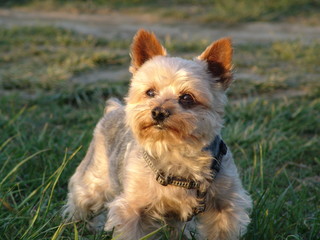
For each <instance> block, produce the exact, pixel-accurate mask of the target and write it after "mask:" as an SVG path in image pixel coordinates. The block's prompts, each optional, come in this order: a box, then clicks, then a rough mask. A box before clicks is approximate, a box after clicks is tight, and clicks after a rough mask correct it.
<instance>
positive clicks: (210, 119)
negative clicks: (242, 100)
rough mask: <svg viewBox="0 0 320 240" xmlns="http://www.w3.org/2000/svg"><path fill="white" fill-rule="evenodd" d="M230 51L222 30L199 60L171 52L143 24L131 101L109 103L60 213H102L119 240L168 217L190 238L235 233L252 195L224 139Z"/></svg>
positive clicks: (242, 227)
mask: <svg viewBox="0 0 320 240" xmlns="http://www.w3.org/2000/svg"><path fill="white" fill-rule="evenodd" d="M232 52H233V49H232V44H231V40H230V39H229V38H223V39H220V40H218V41H216V42H213V43H212V44H211V45H210V46H208V47H207V48H206V49H205V50H204V52H203V53H202V54H200V55H199V56H198V57H196V58H195V59H193V60H186V59H182V58H178V57H171V56H169V55H168V54H167V52H166V49H165V48H164V47H163V46H162V45H161V44H160V42H159V40H158V39H157V37H156V36H155V35H154V33H152V32H148V31H146V30H143V29H141V30H139V31H138V32H137V34H136V35H135V37H134V39H133V43H132V45H131V66H130V68H129V70H130V72H131V73H132V79H131V82H130V88H129V92H128V95H127V97H126V98H125V104H122V103H121V102H120V101H119V100H117V99H110V100H108V101H107V105H106V108H105V111H104V115H103V117H102V118H101V120H100V121H99V122H98V124H97V126H96V128H95V130H94V134H93V140H92V142H91V144H90V146H89V149H88V152H87V154H86V156H85V157H84V159H83V160H82V162H81V163H80V165H79V166H78V168H77V169H76V172H75V173H74V175H73V176H72V177H71V179H70V182H69V193H68V202H67V204H66V206H65V211H64V214H65V215H66V216H68V217H69V218H72V219H73V220H88V221H90V223H89V225H91V226H93V227H95V228H98V227H99V224H100V225H101V221H102V222H103V225H104V230H106V231H111V230H114V236H116V238H117V239H121V240H137V239H140V238H141V237H143V236H145V235H147V234H149V233H151V232H153V231H155V230H157V229H159V228H161V226H163V225H167V226H172V227H173V228H172V229H174V230H172V232H171V234H172V235H171V237H170V239H178V235H179V234H181V232H182V231H183V229H184V230H185V238H189V237H195V238H196V239H209V240H225V239H239V237H240V236H241V235H243V234H244V233H245V232H246V228H247V225H248V224H249V222H250V217H249V213H250V209H251V207H252V200H251V198H250V196H249V195H248V193H247V192H246V191H245V190H244V188H243V187H242V184H241V181H240V178H239V175H238V172H237V168H236V166H235V163H234V160H233V157H232V154H231V152H230V149H229V148H228V147H227V146H226V144H225V143H224V141H223V140H222V139H221V137H220V132H221V128H222V126H223V115H224V106H225V104H226V100H227V99H226V90H227V89H228V87H229V85H230V84H231V82H232ZM103 211H105V212H106V213H103ZM100 213H101V214H100ZM99 214H100V215H99ZM103 214H104V215H103ZM94 215H98V217H95V218H92V216H94ZM102 215H103V216H104V217H105V218H106V219H105V220H103V219H104V217H101V216H102ZM99 216H100V217H99ZM90 218H91V220H89V219H90ZM97 219H99V220H97ZM152 237H153V239H155V238H157V237H159V235H157V234H155V235H153V236H152Z"/></svg>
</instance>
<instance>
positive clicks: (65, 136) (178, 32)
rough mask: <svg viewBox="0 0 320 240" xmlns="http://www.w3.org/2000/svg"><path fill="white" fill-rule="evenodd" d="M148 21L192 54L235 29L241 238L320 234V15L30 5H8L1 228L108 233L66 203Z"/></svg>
mask: <svg viewBox="0 0 320 240" xmlns="http://www.w3.org/2000/svg"><path fill="white" fill-rule="evenodd" d="M139 28H146V29H148V30H152V31H154V32H155V33H156V34H157V35H158V36H159V37H160V39H161V41H162V43H163V44H164V45H165V46H166V48H167V49H168V51H169V53H172V55H178V56H183V57H186V58H192V57H195V56H197V55H198V54H200V53H201V52H202V51H203V50H204V48H205V47H206V46H207V45H208V44H210V43H211V42H212V41H214V40H217V39H218V38H220V37H225V36H229V37H231V38H232V41H233V43H234V75H235V82H234V83H233V85H232V87H231V89H230V91H229V93H228V95H229V98H230V103H229V105H228V107H227V114H226V122H225V128H224V130H223V138H224V140H225V141H226V142H227V144H228V146H230V148H231V149H232V151H233V153H234V157H235V160H236V163H237V165H238V167H239V170H240V174H241V178H242V180H243V183H244V186H245V188H246V189H248V191H249V192H250V194H251V195H252V197H253V199H254V210H253V212H252V214H251V217H252V223H251V225H250V226H249V229H248V233H247V234H246V236H244V238H243V239H250V240H251V239H259V240H261V239H268V240H270V239H299V240H302V239H310V240H311V239H312V240H313V239H319V238H320V222H319V219H320V211H319V206H320V202H319V198H318V197H317V195H318V194H319V182H320V180H319V173H320V160H319V153H320V151H319V144H320V140H319V132H320V122H319V119H320V115H319V114H320V99H319V94H320V84H319V77H320V68H319V66H320V58H319V56H320V41H319V36H320V27H319V25H312V24H306V23H302V22H301V23H298V22H297V21H296V22H292V21H280V22H270V21H268V22H259V21H258V22H257V21H255V22H241V23H239V24H232V25H228V24H219V23H210V22H209V23H208V22H205V23H203V22H201V21H193V20H192V19H190V18H189V19H183V20H182V19H179V18H178V17H170V18H166V17H163V16H162V15H157V14H147V13H141V12H139V14H134V13H133V12H132V11H131V12H123V11H111V10H110V11H106V12H104V13H103V14H102V13H100V14H88V13H85V14H84V13H67V12H65V11H58V12H47V11H35V10H32V9H31V10H30V9H18V10H17V9H0V52H1V53H2V54H1V55H2V56H1V58H0V102H1V104H0V129H1V134H0V162H1V163H2V166H0V202H1V203H2V205H1V206H0V209H1V211H0V229H1V232H2V237H0V239H78V238H79V235H80V236H85V237H86V238H87V239H99V237H101V238H102V239H110V238H111V237H110V236H111V234H110V233H99V234H96V235H94V234H92V233H90V232H87V231H86V230H85V227H84V224H83V223H71V224H64V223H62V219H61V216H60V213H61V211H60V210H61V208H62V206H63V203H64V201H65V198H66V193H67V187H66V185H67V181H68V178H69V177H70V175H71V174H72V173H73V171H74V169H75V167H76V166H77V164H78V163H79V161H80V160H81V158H82V157H83V155H84V153H85V151H86V148H87V146H88V143H89V142H90V139H91V136H92V130H93V127H94V125H95V123H96V122H97V120H98V119H99V117H100V116H101V114H102V111H103V107H104V101H105V99H106V98H108V97H110V96H117V97H120V98H122V97H123V96H124V95H125V93H126V91H127V87H128V81H129V79H130V74H129V72H128V66H129V62H130V58H129V52H128V50H129V47H130V42H131V39H132V37H133V35H134V33H135V32H136V30H137V29H139ZM168 231H169V230H166V231H164V237H163V239H167V238H166V234H167V233H168Z"/></svg>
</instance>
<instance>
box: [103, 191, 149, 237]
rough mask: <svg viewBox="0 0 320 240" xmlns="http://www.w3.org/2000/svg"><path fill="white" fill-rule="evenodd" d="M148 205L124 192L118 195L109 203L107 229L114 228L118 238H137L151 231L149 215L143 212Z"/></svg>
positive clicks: (115, 235)
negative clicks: (129, 197)
mask: <svg viewBox="0 0 320 240" xmlns="http://www.w3.org/2000/svg"><path fill="white" fill-rule="evenodd" d="M146 207H147V203H146V202H145V201H139V199H136V200H133V199H128V198H126V197H125V195H124V194H122V195H120V196H118V197H117V198H116V199H115V200H114V201H112V202H111V203H109V204H108V208H109V213H108V220H107V222H106V225H105V230H106V231H111V230H112V229H113V228H114V235H113V236H114V237H116V238H117V239H118V240H137V239H140V238H141V237H143V236H145V235H146V234H147V233H148V232H150V228H149V227H148V224H147V223H146V222H147V221H148V220H147V217H146V216H144V218H143V219H142V214H143V212H144V209H145V208H146Z"/></svg>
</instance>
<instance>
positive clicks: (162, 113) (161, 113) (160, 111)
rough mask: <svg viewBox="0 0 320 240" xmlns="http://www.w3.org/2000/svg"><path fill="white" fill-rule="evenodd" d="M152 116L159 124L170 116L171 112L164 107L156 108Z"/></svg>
mask: <svg viewBox="0 0 320 240" xmlns="http://www.w3.org/2000/svg"><path fill="white" fill-rule="evenodd" d="M151 115H152V118H153V119H154V120H156V121H157V122H162V121H164V120H165V119H166V118H167V117H169V116H170V112H169V111H168V110H167V109H164V108H162V107H155V108H154V109H152V111H151Z"/></svg>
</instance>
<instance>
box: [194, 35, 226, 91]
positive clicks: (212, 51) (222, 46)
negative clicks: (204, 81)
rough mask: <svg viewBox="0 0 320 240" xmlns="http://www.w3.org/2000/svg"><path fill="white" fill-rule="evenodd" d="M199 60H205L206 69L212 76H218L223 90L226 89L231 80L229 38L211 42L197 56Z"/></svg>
mask: <svg viewBox="0 0 320 240" xmlns="http://www.w3.org/2000/svg"><path fill="white" fill-rule="evenodd" d="M198 59H199V60H201V61H206V62H207V64H208V71H209V73H210V74H211V75H212V76H213V77H214V78H218V79H217V82H219V83H220V84H221V86H222V88H223V89H224V90H226V89H227V88H228V87H229V85H230V83H231V82H232V73H231V70H232V44H231V39H230V38H222V39H220V40H218V41H216V42H213V43H212V44H211V45H210V46H209V47H207V48H206V50H205V51H204V52H203V53H202V54H201V55H200V56H199V57H198Z"/></svg>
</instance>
